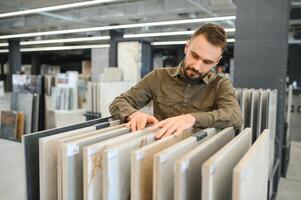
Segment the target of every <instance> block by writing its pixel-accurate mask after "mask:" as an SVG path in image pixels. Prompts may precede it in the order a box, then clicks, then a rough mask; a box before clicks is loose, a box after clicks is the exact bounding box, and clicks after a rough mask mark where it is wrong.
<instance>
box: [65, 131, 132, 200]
mask: <svg viewBox="0 0 301 200" xmlns="http://www.w3.org/2000/svg"><path fill="white" fill-rule="evenodd" d="M129 132H130V129H129V128H121V129H117V130H113V131H108V132H104V133H101V134H97V135H92V136H90V137H84V138H80V139H77V140H74V141H70V142H66V143H63V145H62V197H63V200H67V199H70V200H71V199H72V200H75V199H79V200H81V199H83V147H84V146H87V145H90V144H93V143H96V142H100V141H103V140H107V139H110V138H113V137H117V136H120V135H123V134H126V133H129Z"/></svg>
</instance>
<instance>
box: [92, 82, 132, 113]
mask: <svg viewBox="0 0 301 200" xmlns="http://www.w3.org/2000/svg"><path fill="white" fill-rule="evenodd" d="M134 85H135V82H133V81H128V82H88V93H87V111H89V112H93V113H101V116H103V117H108V116H110V112H109V106H110V104H111V103H112V101H113V100H114V99H115V98H116V97H117V96H119V95H120V94H122V93H124V92H126V91H127V90H128V89H130V88H131V87H132V86H134Z"/></svg>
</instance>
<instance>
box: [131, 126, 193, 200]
mask: <svg viewBox="0 0 301 200" xmlns="http://www.w3.org/2000/svg"><path fill="white" fill-rule="evenodd" d="M189 136H191V132H190V131H187V132H184V133H183V134H181V135H179V136H174V135H171V136H169V137H166V138H163V139H160V140H157V141H156V142H154V143H152V144H149V145H147V146H144V147H142V148H140V149H137V150H135V151H133V152H132V154H131V199H132V200H142V199H143V200H151V199H152V191H153V156H154V155H155V154H156V153H158V152H160V151H162V150H163V149H165V148H168V147H170V146H172V145H174V144H176V143H178V142H180V141H182V140H184V139H186V138H187V137H189Z"/></svg>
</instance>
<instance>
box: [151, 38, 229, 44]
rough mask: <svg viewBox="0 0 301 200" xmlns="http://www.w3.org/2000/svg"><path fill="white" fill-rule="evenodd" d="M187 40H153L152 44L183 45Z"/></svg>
mask: <svg viewBox="0 0 301 200" xmlns="http://www.w3.org/2000/svg"><path fill="white" fill-rule="evenodd" d="M227 42H229V43H230V42H235V39H234V38H229V39H227ZM186 43H187V41H185V40H183V41H163V42H152V43H151V44H152V45H154V46H159V45H181V44H186Z"/></svg>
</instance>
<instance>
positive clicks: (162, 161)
mask: <svg viewBox="0 0 301 200" xmlns="http://www.w3.org/2000/svg"><path fill="white" fill-rule="evenodd" d="M200 132H201V133H202V135H201V137H200V139H198V138H197V137H195V136H191V137H189V138H187V139H185V140H183V141H181V142H179V143H177V144H175V145H173V146H171V147H168V148H166V149H164V150H162V151H161V152H159V153H157V154H155V156H154V174H153V199H154V200H164V199H174V196H173V195H174V188H173V187H174V173H173V172H174V163H175V162H176V160H177V159H179V158H180V157H181V156H183V155H184V154H186V153H187V152H189V151H191V150H192V149H194V148H195V147H196V146H197V145H199V144H201V143H203V142H205V141H206V140H207V139H209V138H210V137H212V136H213V135H214V134H215V133H216V130H212V129H205V130H204V131H200ZM199 136H200V135H199Z"/></svg>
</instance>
